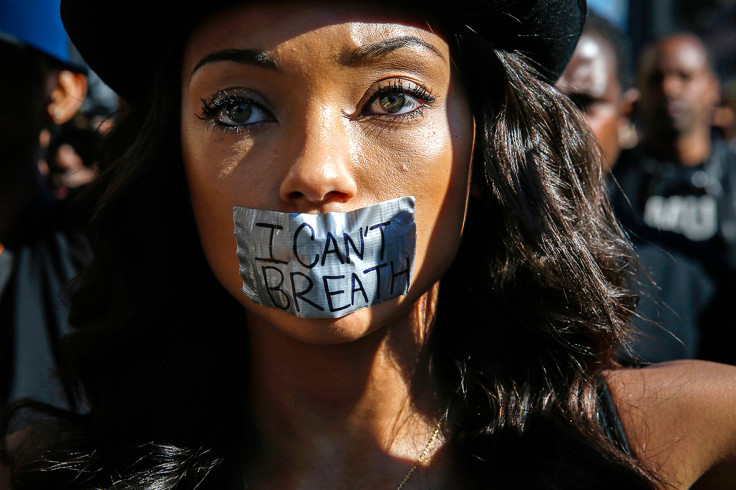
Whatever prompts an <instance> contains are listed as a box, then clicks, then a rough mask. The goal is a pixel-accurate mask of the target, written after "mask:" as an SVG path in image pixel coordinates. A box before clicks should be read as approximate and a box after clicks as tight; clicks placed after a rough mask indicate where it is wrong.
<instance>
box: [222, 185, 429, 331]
mask: <svg viewBox="0 0 736 490" xmlns="http://www.w3.org/2000/svg"><path fill="white" fill-rule="evenodd" d="M414 205H415V199H414V198H413V197H400V198H398V199H393V200H391V201H385V202H381V203H378V204H375V205H373V206H369V207H366V208H361V209H356V210H354V211H350V212H347V213H325V214H304V213H280V212H277V211H267V210H263V209H250V208H242V207H238V206H235V207H233V221H234V223H235V238H236V240H237V244H238V249H237V254H238V259H239V261H240V276H241V277H242V279H243V293H244V294H245V296H246V297H247V298H248V299H250V300H251V301H253V302H255V303H258V304H261V305H265V306H270V307H273V308H278V309H280V310H284V311H287V312H289V313H291V314H292V315H295V316H297V317H300V318H339V317H341V316H345V315H347V314H348V313H351V312H353V311H355V310H357V309H359V308H364V307H366V306H371V305H374V304H376V303H380V302H382V301H386V300H388V299H392V298H395V297H398V296H401V295H405V294H406V293H407V292H408V290H409V286H410V285H411V280H412V275H413V269H414V257H415V254H416V223H415V220H414Z"/></svg>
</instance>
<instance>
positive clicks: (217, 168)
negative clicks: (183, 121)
mask: <svg viewBox="0 0 736 490" xmlns="http://www.w3.org/2000/svg"><path fill="white" fill-rule="evenodd" d="M204 133H205V134H206V136H210V137H211V136H212V135H211V133H209V132H204ZM218 148H219V147H218V145H211V144H207V141H206V140H203V139H202V137H201V136H199V135H198V132H197V131H187V130H186V128H182V157H183V163H184V169H185V173H186V178H187V183H188V186H189V196H190V199H191V203H192V211H193V213H194V219H195V222H196V224H197V230H198V233H199V239H200V242H201V245H202V249H203V251H204V254H205V257H206V259H207V262H208V263H209V266H210V269H211V270H212V272H213V273H214V274H215V276H216V277H217V279H218V280H219V281H220V283H221V284H222V285H223V286H225V288H226V289H227V290H228V291H229V292H230V293H231V294H232V295H233V296H235V297H236V298H237V297H239V296H241V295H240V288H241V280H240V276H239V274H238V259H237V256H236V249H237V244H236V241H235V235H234V233H233V229H234V225H233V220H232V207H233V200H232V196H231V193H230V192H229V188H230V186H231V185H232V184H233V183H232V182H231V179H228V178H226V177H227V176H228V172H227V171H226V169H227V168H229V167H230V163H229V159H230V158H231V157H229V156H227V155H225V154H221V153H222V151H221V150H218Z"/></svg>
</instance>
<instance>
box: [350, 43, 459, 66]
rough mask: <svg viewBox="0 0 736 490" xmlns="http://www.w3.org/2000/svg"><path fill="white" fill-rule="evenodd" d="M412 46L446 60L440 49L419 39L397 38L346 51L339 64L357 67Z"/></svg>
mask: <svg viewBox="0 0 736 490" xmlns="http://www.w3.org/2000/svg"><path fill="white" fill-rule="evenodd" d="M411 46H420V47H422V48H426V49H428V50H429V51H431V52H432V53H434V54H435V55H437V56H438V57H440V59H442V60H443V61H444V60H445V57H444V56H442V53H441V52H440V50H439V49H437V48H436V47H434V46H433V45H431V44H430V43H428V42H426V41H423V40H421V39H419V38H418V37H414V36H404V37H396V38H392V39H387V40H385V41H379V42H377V43H372V44H367V45H365V46H361V47H359V48H356V49H353V50H350V51H346V52H344V53H341V54H340V55H339V56H338V62H339V63H340V64H342V65H345V66H356V65H361V64H363V63H366V62H369V61H371V60H373V59H376V58H382V57H384V56H386V55H387V54H389V53H392V52H394V51H396V50H397V49H400V48H406V47H411Z"/></svg>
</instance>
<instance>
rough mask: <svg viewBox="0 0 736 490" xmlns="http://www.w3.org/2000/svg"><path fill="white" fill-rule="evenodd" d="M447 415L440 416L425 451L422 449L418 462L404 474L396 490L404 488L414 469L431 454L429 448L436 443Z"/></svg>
mask: <svg viewBox="0 0 736 490" xmlns="http://www.w3.org/2000/svg"><path fill="white" fill-rule="evenodd" d="M444 420H445V417H444V415H443V416H442V418H440V421H439V422H437V425H436V426H435V428H434V432H432V436H431V437H430V438H429V441H427V445H426V446H424V451H422V454H420V455H419V458H418V459H417V461H416V463H414V466H412V467H411V469H410V470H409V472H408V473H407V474H406V476H404V479H403V480H401V483H399V486H398V487H396V490H401V489H402V488H404V485H406V482H408V481H409V478H411V475H413V474H414V471H416V469H417V468H419V465H420V464H422V461H424V458H426V457H427V454H429V450H430V449H431V448H432V444H434V440H435V439H437V434H439V433H440V429H441V428H442V422H444Z"/></svg>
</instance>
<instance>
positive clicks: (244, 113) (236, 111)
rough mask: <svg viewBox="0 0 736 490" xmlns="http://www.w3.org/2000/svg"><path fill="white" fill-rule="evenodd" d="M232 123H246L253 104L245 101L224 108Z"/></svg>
mask: <svg viewBox="0 0 736 490" xmlns="http://www.w3.org/2000/svg"><path fill="white" fill-rule="evenodd" d="M225 112H226V113H227V115H228V117H229V118H230V121H232V123H233V124H243V123H247V122H248V120H249V119H250V116H251V114H252V113H253V106H252V105H251V104H249V103H247V102H242V103H239V104H233V105H232V106H229V107H227V109H226V110H225Z"/></svg>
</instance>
